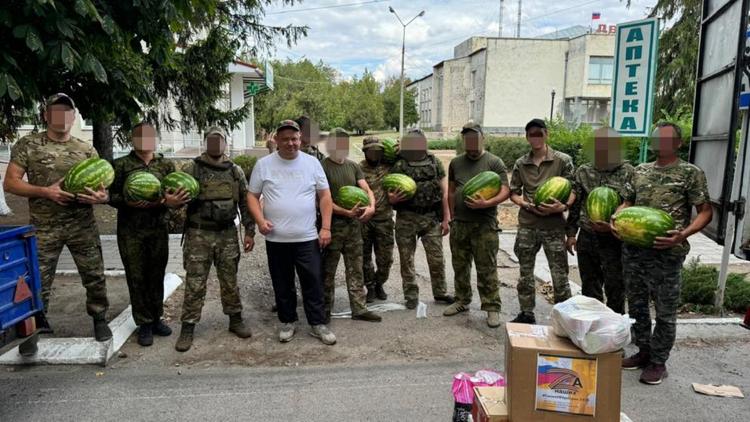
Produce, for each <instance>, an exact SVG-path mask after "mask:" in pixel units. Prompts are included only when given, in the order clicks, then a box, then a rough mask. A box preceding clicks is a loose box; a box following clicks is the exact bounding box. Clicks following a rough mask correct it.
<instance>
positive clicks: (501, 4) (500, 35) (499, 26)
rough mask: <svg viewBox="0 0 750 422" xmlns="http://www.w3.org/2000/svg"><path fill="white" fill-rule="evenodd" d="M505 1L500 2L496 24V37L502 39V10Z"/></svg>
mask: <svg viewBox="0 0 750 422" xmlns="http://www.w3.org/2000/svg"><path fill="white" fill-rule="evenodd" d="M504 3H505V0H500V19H499V22H498V24H497V37H498V38H502V36H503V9H505V4H504Z"/></svg>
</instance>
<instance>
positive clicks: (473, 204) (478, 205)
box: [464, 195, 496, 210]
mask: <svg viewBox="0 0 750 422" xmlns="http://www.w3.org/2000/svg"><path fill="white" fill-rule="evenodd" d="M464 203H465V204H466V206H467V207H468V208H470V209H473V210H478V209H484V208H490V207H494V206H496V205H495V204H493V203H492V202H490V201H488V200H486V199H484V198H482V197H481V196H478V195H477V196H475V197H472V198H466V199H465V200H464Z"/></svg>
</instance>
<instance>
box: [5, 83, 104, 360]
mask: <svg viewBox="0 0 750 422" xmlns="http://www.w3.org/2000/svg"><path fill="white" fill-rule="evenodd" d="M44 119H45V121H46V123H47V129H46V130H45V131H44V132H41V133H35V134H31V135H27V136H24V137H23V138H21V139H19V140H18V141H17V142H16V143H15V145H13V148H12V149H11V154H10V163H9V165H8V170H7V172H6V174H5V181H4V187H5V190H6V191H8V192H10V193H13V194H15V195H19V196H23V197H27V198H29V214H30V217H31V224H33V225H34V226H35V227H36V237H37V254H38V257H39V271H40V273H41V278H42V300H43V302H44V309H45V311H46V310H47V309H48V308H49V299H50V293H51V290H52V282H53V281H54V279H55V270H56V268H57V260H58V258H59V257H60V252H61V251H62V248H63V246H67V247H68V250H70V253H71V255H73V260H74V261H75V263H76V267H77V268H78V273H79V274H80V276H81V281H82V283H83V287H84V288H86V311H87V312H88V314H89V315H91V316H92V318H93V319H94V336H95V337H96V340H97V341H106V340H109V339H111V338H112V332H111V331H110V329H109V327H108V326H107V321H106V318H105V313H106V311H107V308H108V307H109V302H108V301H107V287H106V284H105V279H104V263H103V262H102V248H101V241H100V239H99V230H98V229H97V226H96V219H95V218H94V210H93V208H92V205H93V204H103V203H106V202H107V201H108V200H109V195H108V194H107V191H106V189H105V188H104V187H101V188H100V189H99V190H98V191H92V190H91V189H87V193H86V194H78V195H73V194H70V193H68V192H65V191H64V190H62V186H61V183H62V181H63V178H64V177H65V174H66V173H67V172H68V170H69V169H70V168H71V167H73V165H75V164H77V163H78V162H80V161H82V160H85V159H87V158H91V157H97V156H98V155H97V153H96V150H95V149H94V147H93V146H92V145H91V144H90V143H88V142H84V141H82V140H80V139H78V138H76V137H73V136H71V135H70V130H71V127H72V125H73V123H74V122H75V119H76V112H75V104H74V103H73V100H72V99H71V98H70V97H68V96H67V95H65V94H55V95H53V96H51V97H49V98H48V99H47V102H46V108H45V112H44ZM24 175H26V176H27V177H28V182H27V181H24V180H23V178H24ZM36 341H37V337H36V336H34V338H33V339H30V340H29V341H27V342H25V343H24V344H23V346H22V347H21V350H20V351H21V353H22V354H24V355H31V354H34V353H36Z"/></svg>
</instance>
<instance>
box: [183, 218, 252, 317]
mask: <svg viewBox="0 0 750 422" xmlns="http://www.w3.org/2000/svg"><path fill="white" fill-rule="evenodd" d="M182 255H183V261H184V262H183V265H184V267H185V272H186V276H185V298H184V299H183V301H182V319H181V320H182V322H187V323H191V324H196V323H197V322H198V321H200V319H201V310H202V309H203V302H204V301H205V299H206V282H207V280H208V272H209V271H210V270H211V265H212V264H213V265H215V266H216V277H217V278H218V279H219V289H220V291H221V306H222V308H223V310H224V313H225V314H226V315H232V314H236V313H238V312H242V302H241V301H240V289H239V287H237V265H238V264H239V262H240V245H239V241H238V237H237V228H235V227H231V228H228V229H226V230H220V231H212V230H202V229H188V231H187V233H186V235H185V246H183V248H182Z"/></svg>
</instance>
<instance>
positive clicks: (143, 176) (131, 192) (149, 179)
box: [123, 171, 161, 202]
mask: <svg viewBox="0 0 750 422" xmlns="http://www.w3.org/2000/svg"><path fill="white" fill-rule="evenodd" d="M123 189H124V194H125V197H126V198H128V199H129V200H131V201H148V202H152V201H155V200H157V199H159V197H160V196H161V182H159V179H157V178H156V176H154V175H153V174H151V173H149V172H147V171H136V172H134V173H131V174H130V175H129V176H128V178H127V179H125V186H124V188H123Z"/></svg>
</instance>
